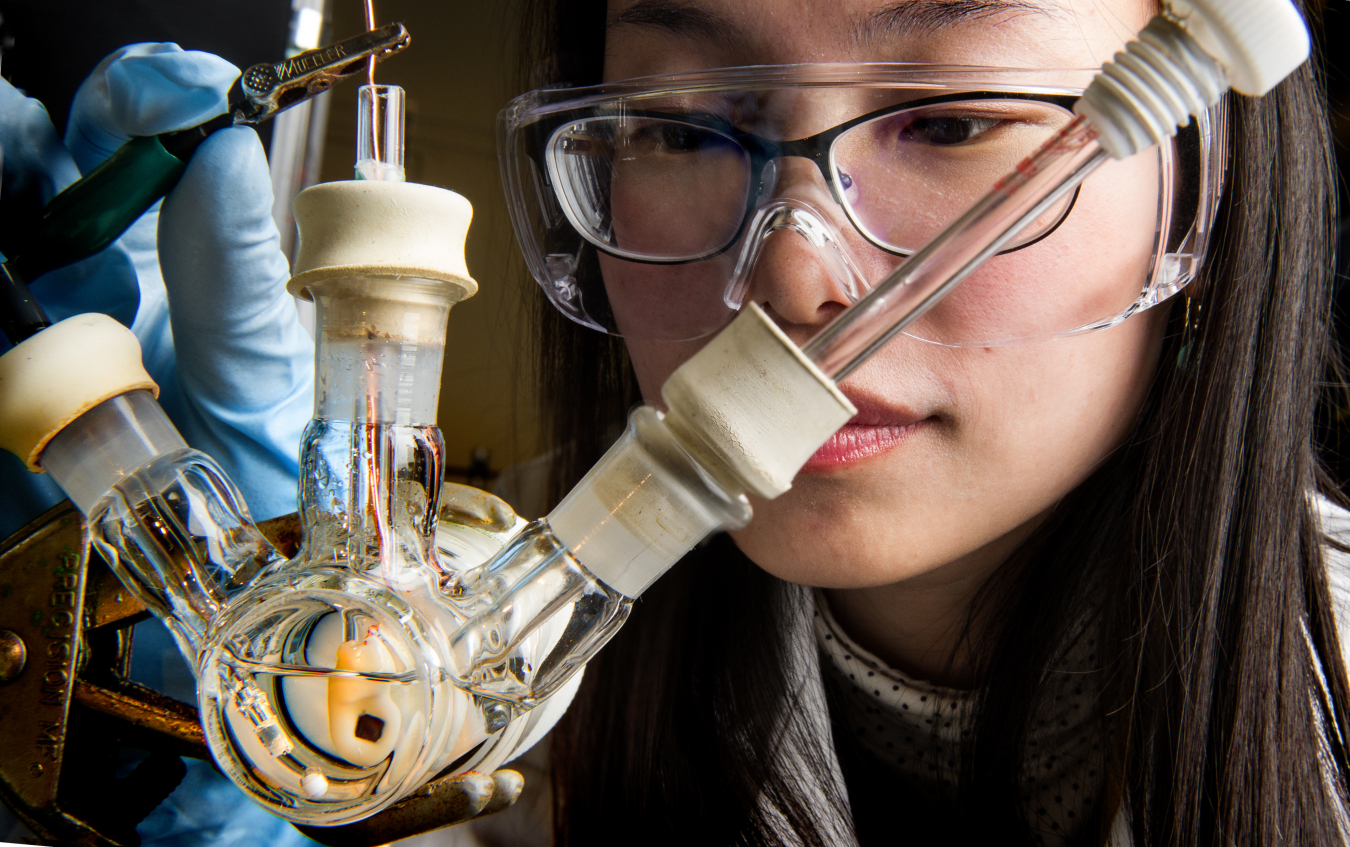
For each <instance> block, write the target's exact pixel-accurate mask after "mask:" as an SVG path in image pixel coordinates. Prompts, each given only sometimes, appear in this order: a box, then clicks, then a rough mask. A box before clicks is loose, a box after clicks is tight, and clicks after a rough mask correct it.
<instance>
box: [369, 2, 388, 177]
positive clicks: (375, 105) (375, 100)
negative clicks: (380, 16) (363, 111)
mask: <svg viewBox="0 0 1350 847" xmlns="http://www.w3.org/2000/svg"><path fill="white" fill-rule="evenodd" d="M374 28H375V0H366V30H367V31H369V30H372V29H374ZM366 79H367V80H368V81H369V83H370V153H371V156H372V157H373V158H374V159H375V161H377V162H382V161H384V158H383V157H382V156H380V130H381V129H382V127H381V126H380V98H379V97H378V96H377V95H376V93H375V56H374V55H373V54H372V55H371V57H370V58H369V59H367V60H366Z"/></svg>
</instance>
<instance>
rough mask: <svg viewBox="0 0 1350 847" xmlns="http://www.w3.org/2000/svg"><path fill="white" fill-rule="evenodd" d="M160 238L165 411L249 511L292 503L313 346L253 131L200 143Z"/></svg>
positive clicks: (167, 207)
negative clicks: (167, 342)
mask: <svg viewBox="0 0 1350 847" xmlns="http://www.w3.org/2000/svg"><path fill="white" fill-rule="evenodd" d="M158 238H159V260H160V267H161V269H162V271H163V276H164V285H165V289H166V291H167V294H168V302H169V317H170V322H171V324H172V327H173V337H174V339H175V345H174V346H175V350H176V352H177V373H178V384H179V386H180V388H181V389H182V392H181V393H182V396H183V398H184V403H185V408H184V409H183V410H182V411H181V413H180V414H178V415H175V413H174V411H173V410H170V415H175V417H174V419H175V421H176V422H178V423H179V428H180V429H181V430H182V432H183V435H184V437H186V438H187V441H188V443H189V444H192V445H193V446H194V447H197V448H199V449H202V450H205V451H206V452H208V453H210V454H211V455H212V456H213V457H215V458H216V459H217V460H218V461H219V462H220V463H221V465H222V466H224V468H225V470H226V471H227V472H228V473H230V475H231V476H232V477H233V478H234V479H235V480H236V481H237V482H238V483H239V484H240V489H241V490H242V491H243V494H244V497H245V499H246V500H247V501H248V504H249V508H250V510H251V511H252V513H253V515H254V516H256V517H259V518H269V517H274V516H276V515H281V514H286V513H288V512H292V511H295V476H296V473H297V470H298V461H299V460H298V454H297V451H298V445H299V443H300V437H301V433H302V432H303V431H304V427H305V425H306V423H307V422H308V421H309V418H310V413H311V412H312V409H313V406H312V404H313V386H314V346H313V341H312V340H311V339H310V337H309V334H308V333H306V332H305V329H304V327H303V326H301V324H300V320H299V316H298V314H297V313H296V309H295V303H294V301H293V300H292V299H291V296H290V295H289V294H287V293H286V287H285V283H286V280H287V278H288V276H289V268H288V265H287V262H286V257H285V256H283V255H282V254H281V250H280V247H279V239H278V236H277V229H276V224H274V223H273V222H272V182H271V177H270V175H269V173H268V171H267V160H266V158H265V157H264V155H263V151H262V145H261V143H259V141H258V136H257V134H256V133H254V132H253V130H251V129H249V128H247V127H234V128H231V129H226V130H222V131H220V132H217V133H216V134H214V135H213V136H211V137H210V138H208V139H207V140H206V141H205V142H204V143H203V144H202V146H201V147H199V148H198V149H197V152H196V154H195V155H194V156H193V157H192V161H191V162H190V163H189V164H188V168H187V170H186V171H185V172H184V174H183V178H182V179H181V180H180V181H179V183H178V186H177V187H176V188H174V190H173V191H171V192H170V193H169V196H168V197H166V198H165V199H164V203H163V205H162V206H161V210H160V217H159V235H158Z"/></svg>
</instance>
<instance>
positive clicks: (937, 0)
mask: <svg viewBox="0 0 1350 847" xmlns="http://www.w3.org/2000/svg"><path fill="white" fill-rule="evenodd" d="M1028 14H1040V15H1049V14H1050V10H1049V9H1047V8H1046V7H1045V6H1043V5H1041V4H1039V3H1035V2H1028V0H903V2H899V3H892V4H890V5H889V6H886V7H884V8H882V9H880V10H878V11H876V12H873V13H872V14H871V15H868V16H867V18H865V19H864V20H862V21H861V22H860V23H859V24H858V26H857V38H858V41H859V42H867V41H876V40H883V39H885V38H887V37H895V36H899V35H912V34H916V33H917V34H920V35H933V34H935V33H937V32H938V31H939V30H941V29H944V28H946V27H949V26H956V25H958V24H967V23H974V22H977V21H984V20H988V19H989V18H993V17H1009V18H1011V17H1021V16H1023V15H1028Z"/></svg>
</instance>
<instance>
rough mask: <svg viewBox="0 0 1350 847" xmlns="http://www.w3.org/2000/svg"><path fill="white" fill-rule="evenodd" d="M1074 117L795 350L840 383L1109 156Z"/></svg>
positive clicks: (1086, 124) (1090, 129) (1088, 128)
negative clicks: (959, 214) (974, 202)
mask: <svg viewBox="0 0 1350 847" xmlns="http://www.w3.org/2000/svg"><path fill="white" fill-rule="evenodd" d="M1098 135H1099V133H1098V131H1097V130H1096V129H1095V128H1094V127H1093V126H1092V124H1090V123H1089V122H1088V120H1087V119H1086V118H1084V117H1081V116H1080V117H1078V118H1075V119H1074V120H1073V121H1072V122H1071V123H1069V124H1068V125H1067V126H1066V127H1064V129H1063V130H1061V131H1060V132H1059V134H1058V135H1056V136H1055V137H1054V138H1052V139H1050V140H1049V141H1048V142H1046V143H1045V145H1044V146H1042V147H1041V149H1039V150H1037V151H1036V152H1035V153H1033V154H1032V155H1031V156H1029V157H1028V158H1026V159H1025V160H1023V161H1022V162H1021V164H1019V165H1018V166H1017V168H1016V169H1014V170H1013V172H1012V173H1010V174H1008V175H1007V176H1006V177H1004V178H1003V179H1001V180H999V181H998V182H997V183H996V184H995V185H994V187H993V189H991V190H990V191H989V193H988V194H986V195H985V196H984V197H983V198H981V199H980V200H979V201H978V202H977V203H976V204H975V205H974V206H972V207H971V208H970V209H969V210H968V211H967V212H966V213H965V214H963V215H962V216H961V217H959V218H957V219H956V221H955V222H954V223H952V224H951V225H950V226H948V227H947V228H946V229H945V230H943V231H942V233H940V234H939V235H938V236H937V237H936V238H934V239H933V240H932V241H930V242H928V244H927V245H926V246H924V247H923V248H922V249H920V250H919V251H918V252H917V253H915V254H914V255H912V256H910V257H909V258H908V259H906V260H905V261H904V262H902V263H900V265H899V266H898V267H897V268H896V269H895V270H894V271H892V272H891V273H890V275H889V276H887V277H886V278H885V279H884V280H882V281H881V282H880V283H879V284H877V286H876V287H875V288H873V289H872V290H871V291H870V292H868V293H867V294H866V295H865V296H863V297H862V299H860V300H859V301H858V302H857V303H855V304H853V305H852V306H850V307H849V308H847V309H845V310H844V311H843V312H841V313H840V314H839V315H838V316H837V317H836V318H835V319H834V320H833V321H831V322H830V323H829V324H828V325H827V326H826V327H825V328H824V329H823V330H821V331H820V333H819V334H817V335H816V337H814V338H812V339H811V340H810V341H809V342H807V344H806V345H805V346H804V347H803V348H802V352H803V353H805V354H806V356H807V357H808V358H810V359H811V361H813V362H815V363H816V365H817V366H819V367H820V369H821V370H822V371H824V372H825V373H826V375H828V376H829V377H831V378H832V379H834V380H835V381H841V380H843V379H844V377H846V376H848V375H849V374H850V373H852V372H853V370H854V369H855V368H857V367H858V366H859V365H861V364H862V363H863V362H864V361H866V360H867V358H868V357H869V356H871V355H872V354H873V353H875V352H876V351H877V350H878V349H880V348H881V347H882V346H883V345H885V343H886V342H887V341H889V340H891V338H893V337H894V336H895V335H896V334H897V333H899V332H901V331H902V330H904V328H905V327H906V326H908V325H909V324H910V323H912V322H914V321H916V320H918V319H919V317H920V316H921V315H923V313H924V312H926V311H928V310H929V309H930V308H932V307H933V306H935V305H937V303H938V301H939V300H941V299H942V298H943V297H944V296H945V295H946V294H947V292H949V291H951V290H952V289H953V288H955V287H956V286H957V285H958V284H960V283H961V281H962V280H964V279H965V278H966V277H968V276H970V274H972V273H973V272H974V271H975V270H976V269H977V268H979V267H980V265H982V264H984V263H985V262H986V261H987V260H988V259H990V258H991V257H992V256H994V255H995V254H997V253H998V252H999V251H1000V250H1001V249H1003V246H1004V245H1005V244H1007V243H1008V242H1009V241H1010V240H1012V239H1013V238H1015V237H1016V236H1017V234H1018V233H1019V232H1020V231H1021V230H1022V228H1023V227H1025V226H1026V225H1027V224H1029V223H1031V222H1032V221H1034V220H1035V219H1036V218H1037V217H1039V216H1040V215H1041V214H1042V213H1043V212H1044V211H1045V210H1046V209H1047V208H1049V207H1050V206H1051V205H1053V204H1054V203H1055V202H1056V201H1058V200H1059V199H1060V198H1061V197H1063V196H1064V195H1065V194H1067V193H1069V192H1071V191H1073V190H1074V189H1075V188H1076V187H1077V186H1078V185H1079V184H1080V183H1081V182H1082V181H1083V180H1084V179H1086V178H1087V177H1088V175H1089V174H1091V173H1092V172H1093V171H1094V170H1095V169H1096V168H1097V167H1098V166H1099V165H1101V164H1102V163H1103V162H1105V161H1106V160H1107V159H1108V158H1110V156H1109V154H1108V153H1107V152H1106V150H1104V149H1103V148H1102V147H1101V145H1100V144H1098V141H1097V139H1098Z"/></svg>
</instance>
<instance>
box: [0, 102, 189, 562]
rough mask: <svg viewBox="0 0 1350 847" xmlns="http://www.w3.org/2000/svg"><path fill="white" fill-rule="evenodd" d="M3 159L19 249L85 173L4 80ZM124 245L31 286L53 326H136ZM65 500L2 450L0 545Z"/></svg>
mask: <svg viewBox="0 0 1350 847" xmlns="http://www.w3.org/2000/svg"><path fill="white" fill-rule="evenodd" d="M0 156H3V161H4V168H3V181H2V182H0V235H3V236H5V238H4V243H5V244H7V245H10V244H17V245H18V246H19V247H20V248H21V247H22V238H21V237H20V236H18V235H16V233H19V232H21V231H22V227H21V224H22V223H23V222H25V221H29V222H31V221H34V220H36V219H37V217H38V215H39V214H40V213H41V211H42V207H43V206H44V205H46V203H47V201H48V200H50V199H51V198H52V197H54V196H55V195H56V194H57V192H59V191H60V190H61V189H63V188H65V187H66V186H67V185H69V184H70V183H72V182H74V181H75V180H77V179H79V177H80V172H79V170H78V169H77V168H76V166H75V163H74V161H72V160H71V157H70V155H69V154H68V153H67V152H66V148H65V147H64V146H63V145H62V144H61V141H60V139H59V138H58V137H57V135H56V130H55V129H53V127H52V123H51V120H50V119H49V118H48V117H47V110H46V109H44V108H43V106H42V104H41V103H39V102H38V101H36V100H33V99H31V98H28V97H25V96H24V95H23V93H21V92H20V91H18V90H16V89H15V88H14V87H13V86H11V85H10V84H9V83H8V82H5V81H4V80H3V79H0ZM151 232H152V233H153V230H151ZM129 235H131V233H130V232H128V236H129ZM125 241H126V238H125V237H124V238H123V239H122V240H121V241H118V242H117V243H116V244H114V245H112V246H111V247H109V248H108V249H107V250H104V251H103V252H102V253H99V254H98V255H97V256H91V257H89V258H88V259H85V260H84V261H82V262H78V263H76V264H74V265H71V266H69V267H65V268H62V269H60V270H58V271H54V272H52V273H50V274H46V275H45V276H43V277H41V278H39V279H38V280H35V281H33V285H32V290H33V293H34V294H35V295H36V296H37V298H38V299H39V300H40V301H41V302H42V304H43V307H44V308H45V309H46V310H47V312H48V314H49V315H50V316H51V317H52V319H53V320H61V319H63V318H68V317H70V316H72V315H76V314H79V313H81V312H103V313H105V314H108V315H111V316H112V317H113V318H115V319H116V320H119V321H121V322H122V323H124V324H128V325H129V324H130V323H131V321H132V319H133V318H134V317H135V315H136V305H137V301H138V299H139V292H138V287H139V285H138V281H137V278H136V267H135V263H134V262H133V261H132V259H131V258H130V256H129V255H128V252H127V250H126V247H125V244H124V242H125ZM156 278H158V277H156ZM161 288H162V286H161ZM8 349H9V342H8V341H7V340H6V339H5V338H4V337H3V336H0V353H3V352H4V351H6V350H8ZM64 499H65V494H63V493H62V492H61V489H60V488H58V487H57V486H56V483H54V482H52V481H51V479H50V478H48V477H47V476H46V475H45V474H31V473H29V472H28V471H27V470H25V469H24V466H23V462H21V461H20V460H19V459H18V458H16V457H14V456H12V455H10V454H9V453H7V452H5V451H2V450H0V539H3V538H7V537H9V536H10V535H11V534H12V533H13V532H14V531H16V530H17V529H19V527H21V526H23V525H24V524H25V523H27V522H28V521H29V520H31V519H32V518H34V517H36V516H37V515H39V514H41V513H42V512H43V511H45V510H46V509H48V508H50V507H52V506H54V505H56V504H57V503H59V502H60V501H62V500H64Z"/></svg>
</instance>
